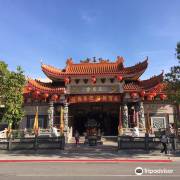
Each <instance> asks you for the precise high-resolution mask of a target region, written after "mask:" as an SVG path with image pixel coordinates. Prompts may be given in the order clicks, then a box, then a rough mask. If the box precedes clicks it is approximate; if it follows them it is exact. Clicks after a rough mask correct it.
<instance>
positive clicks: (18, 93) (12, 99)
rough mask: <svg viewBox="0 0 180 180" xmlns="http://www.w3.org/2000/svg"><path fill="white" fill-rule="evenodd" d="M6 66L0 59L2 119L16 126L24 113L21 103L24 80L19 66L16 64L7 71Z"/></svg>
mask: <svg viewBox="0 0 180 180" xmlns="http://www.w3.org/2000/svg"><path fill="white" fill-rule="evenodd" d="M7 67H8V66H7V65H6V64H5V63H4V62H3V61H0V84H1V86H0V90H1V91H0V97H1V99H2V102H3V104H4V105H5V111H4V114H3V121H4V122H7V123H8V124H9V125H11V124H12V125H13V126H14V127H17V126H18V124H19V122H20V121H21V119H22V117H23V115H24V112H23V110H22V104H23V88H24V85H25V82H26V80H25V76H24V74H23V71H22V69H21V67H19V66H18V67H17V69H16V71H9V70H8V68H7Z"/></svg>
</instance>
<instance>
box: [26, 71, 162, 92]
mask: <svg viewBox="0 0 180 180" xmlns="http://www.w3.org/2000/svg"><path fill="white" fill-rule="evenodd" d="M162 81H163V73H161V74H160V75H158V76H153V77H151V78H150V79H148V80H143V81H140V80H138V81H133V82H129V83H124V86H123V88H124V91H126V92H140V91H142V90H145V91H146V92H157V93H160V92H161V91H162V90H163V89H164V88H165V84H164V83H162ZM26 87H31V88H32V89H34V90H38V91H41V92H42V93H45V92H47V93H49V94H54V93H57V94H64V92H65V87H64V86H58V85H55V84H53V83H45V82H40V81H38V80H33V79H28V84H27V86H26ZM24 92H25V93H27V92H28V90H27V88H25V91H24Z"/></svg>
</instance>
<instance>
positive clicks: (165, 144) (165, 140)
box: [161, 131, 168, 154]
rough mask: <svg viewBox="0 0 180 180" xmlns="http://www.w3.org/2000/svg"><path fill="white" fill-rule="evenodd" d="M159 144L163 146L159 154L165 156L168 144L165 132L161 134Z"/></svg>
mask: <svg viewBox="0 0 180 180" xmlns="http://www.w3.org/2000/svg"><path fill="white" fill-rule="evenodd" d="M161 143H162V146H163V149H162V150H161V153H163V152H165V154H167V143H168V138H167V136H166V132H165V131H164V132H163V135H162V137H161Z"/></svg>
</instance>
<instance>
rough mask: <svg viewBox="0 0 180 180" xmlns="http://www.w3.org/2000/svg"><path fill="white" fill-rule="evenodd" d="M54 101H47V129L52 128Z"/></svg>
mask: <svg viewBox="0 0 180 180" xmlns="http://www.w3.org/2000/svg"><path fill="white" fill-rule="evenodd" d="M53 105H54V103H53V101H50V102H49V109H48V122H49V123H48V127H49V129H52V127H53V124H54V106H53Z"/></svg>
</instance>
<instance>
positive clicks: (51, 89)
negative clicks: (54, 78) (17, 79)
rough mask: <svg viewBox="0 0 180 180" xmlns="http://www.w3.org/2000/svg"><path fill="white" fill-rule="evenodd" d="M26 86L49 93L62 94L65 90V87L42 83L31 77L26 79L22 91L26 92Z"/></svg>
mask: <svg viewBox="0 0 180 180" xmlns="http://www.w3.org/2000/svg"><path fill="white" fill-rule="evenodd" d="M27 87H31V88H32V89H33V90H37V91H40V92H42V93H49V94H55V93H57V94H64V92H65V87H56V86H54V85H53V84H52V83H44V82H40V81H38V80H33V79H28V83H27V85H26V87H25V89H24V93H28V88H27Z"/></svg>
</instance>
